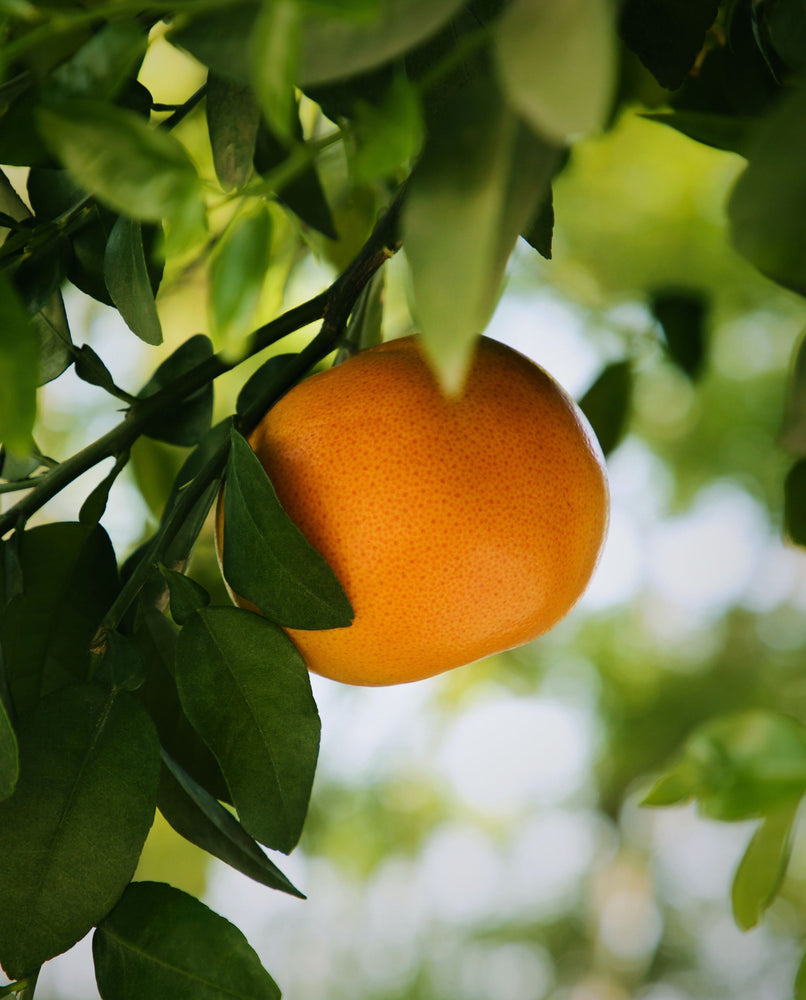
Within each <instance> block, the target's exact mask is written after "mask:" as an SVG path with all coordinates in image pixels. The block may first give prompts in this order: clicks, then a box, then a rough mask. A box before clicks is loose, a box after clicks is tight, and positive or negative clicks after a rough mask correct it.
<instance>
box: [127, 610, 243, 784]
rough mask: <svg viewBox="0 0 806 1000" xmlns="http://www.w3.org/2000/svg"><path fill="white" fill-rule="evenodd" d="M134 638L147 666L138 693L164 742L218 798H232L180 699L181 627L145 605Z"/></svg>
mask: <svg viewBox="0 0 806 1000" xmlns="http://www.w3.org/2000/svg"><path fill="white" fill-rule="evenodd" d="M141 610H142V614H141V617H140V622H139V626H138V628H137V631H136V632H135V633H134V636H133V637H132V640H133V642H134V643H135V645H136V646H137V649H138V650H139V652H140V656H141V658H142V660H143V663H144V664H145V668H146V680H145V684H144V685H143V687H142V688H140V689H139V690H138V692H137V695H138V698H139V699H140V700H141V701H142V703H143V704H144V705H145V707H146V709H147V710H148V714H149V715H150V716H151V718H152V719H153V720H154V724H155V725H156V727H157V732H158V733H159V738H160V744H161V745H162V747H163V748H164V750H165V751H166V752H167V753H168V754H170V756H171V758H172V759H173V760H174V761H176V762H177V764H178V765H181V767H182V768H183V770H185V771H187V772H188V774H190V775H191V777H192V778H193V780H194V781H196V782H198V783H199V784H200V785H202V786H203V787H204V789H205V790H206V791H207V792H208V793H209V794H210V795H211V796H212V797H213V798H215V799H220V800H222V801H224V802H229V801H230V793H229V789H228V788H227V784H226V782H225V781H224V778H223V776H222V774H221V769H220V768H219V766H218V763H217V762H216V759H215V757H214V756H213V755H212V753H211V752H210V750H209V748H208V746H207V744H206V743H205V742H204V741H203V740H202V738H201V737H200V736H199V734H198V733H197V732H196V730H195V729H194V728H193V727H192V726H191V724H190V721H189V720H188V718H187V716H186V715H185V713H184V711H183V709H182V706H181V704H180V702H179V694H178V692H177V690H176V683H175V682H174V678H173V670H174V660H175V659H176V639H177V636H178V634H179V630H178V629H177V628H176V626H175V625H174V624H173V622H171V621H169V620H168V619H167V618H166V617H165V615H163V614H161V613H160V612H159V611H157V610H156V608H154V607H146V606H144V605H143V606H142V607H141Z"/></svg>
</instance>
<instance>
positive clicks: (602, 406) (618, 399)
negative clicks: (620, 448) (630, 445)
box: [579, 361, 633, 455]
mask: <svg viewBox="0 0 806 1000" xmlns="http://www.w3.org/2000/svg"><path fill="white" fill-rule="evenodd" d="M632 392H633V376H632V366H631V364H630V362H629V361H615V362H613V363H612V364H609V365H607V366H606V367H605V368H604V369H603V370H602V371H601V372H600V373H599V375H598V377H597V378H596V381H595V382H594V383H593V385H592V386H591V387H590V388H589V389H588V391H587V392H586V393H585V395H584V396H583V397H582V399H580V401H579V408H580V409H581V410H582V412H583V413H584V414H585V416H586V417H587V418H588V420H589V421H590V425H591V427H592V428H593V430H594V433H595V434H596V437H597V438H598V439H599V445H600V446H601V449H602V452H603V453H604V454H605V455H609V454H610V452H611V451H613V449H614V448H615V447H616V446H617V445H618V444H619V442H620V441H621V439H622V437H623V436H624V433H625V431H626V429H627V425H628V423H629V417H630V410H631V409H632Z"/></svg>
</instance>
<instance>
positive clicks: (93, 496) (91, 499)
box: [78, 453, 129, 524]
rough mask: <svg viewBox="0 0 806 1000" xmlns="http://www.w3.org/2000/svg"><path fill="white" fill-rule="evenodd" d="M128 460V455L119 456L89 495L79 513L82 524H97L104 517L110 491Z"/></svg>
mask: <svg viewBox="0 0 806 1000" xmlns="http://www.w3.org/2000/svg"><path fill="white" fill-rule="evenodd" d="M128 460H129V456H128V453H124V454H123V455H121V456H119V457H118V458H117V459H116V460H115V464H114V465H113V466H112V468H111V469H110V470H109V472H108V473H107V474H106V475H105V476H104V478H103V479H102V480H101V481H100V483H98V485H97V486H96V487H95V488H94V489H93V490H92V491H91V492H90V493H89V494H88V496H87V498H86V500H85V501H84V503H83V504H82V505H81V510H80V511H79V512H78V519H79V521H80V522H81V523H82V524H97V523H98V522H99V521H100V520H101V518H102V517H103V516H104V511H105V510H106V505H107V503H108V502H109V491H110V490H111V489H112V486H113V484H114V482H115V480H116V479H117V477H118V476H119V475H120V472H121V470H122V469H123V467H124V466H125V465H126V463H127V462H128Z"/></svg>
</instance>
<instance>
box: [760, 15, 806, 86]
mask: <svg viewBox="0 0 806 1000" xmlns="http://www.w3.org/2000/svg"><path fill="white" fill-rule="evenodd" d="M761 16H762V17H763V18H764V19H765V21H766V27H767V31H768V32H769V39H770V44H771V45H772V47H773V49H774V50H775V54H776V55H777V56H778V58H779V59H781V60H782V61H783V63H784V64H785V66H786V68H787V69H789V70H791V71H793V72H799V71H800V70H802V69H803V68H804V64H806V8H804V6H803V3H802V2H801V0H777V3H773V4H764V5H763V8H762V9H761Z"/></svg>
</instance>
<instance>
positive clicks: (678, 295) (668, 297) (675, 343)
mask: <svg viewBox="0 0 806 1000" xmlns="http://www.w3.org/2000/svg"><path fill="white" fill-rule="evenodd" d="M650 308H651V309H652V315H653V316H654V317H655V319H656V320H657V321H658V322H659V323H660V325H661V327H662V329H663V334H664V336H665V337H666V344H667V347H668V349H669V356H670V357H671V359H672V361H673V362H674V363H675V364H676V365H677V367H678V368H679V369H680V370H681V371H683V372H685V373H686V375H688V376H689V377H690V378H692V379H696V378H697V376H698V375H699V374H700V372H701V371H702V365H703V361H704V360H705V323H706V318H707V313H708V303H707V301H706V299H705V297H704V296H703V293H702V292H699V291H690V290H684V289H663V290H658V291H655V292H654V293H653V294H652V295H651V297H650Z"/></svg>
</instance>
